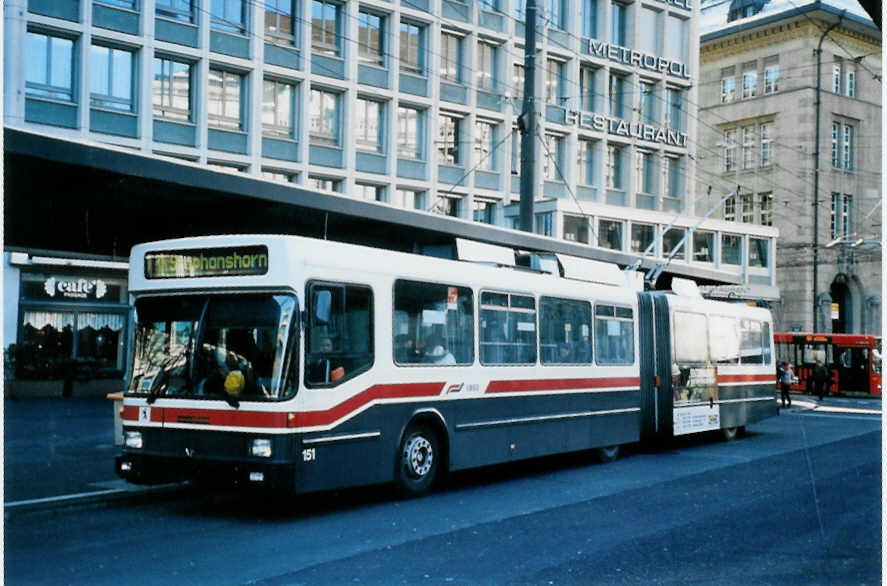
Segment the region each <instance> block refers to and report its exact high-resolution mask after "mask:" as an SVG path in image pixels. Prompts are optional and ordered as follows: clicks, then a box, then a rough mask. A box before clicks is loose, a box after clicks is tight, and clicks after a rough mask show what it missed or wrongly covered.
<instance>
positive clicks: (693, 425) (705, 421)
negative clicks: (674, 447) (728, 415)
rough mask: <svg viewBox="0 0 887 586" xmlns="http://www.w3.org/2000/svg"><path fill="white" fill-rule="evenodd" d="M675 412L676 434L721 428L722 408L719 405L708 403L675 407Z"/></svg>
mask: <svg viewBox="0 0 887 586" xmlns="http://www.w3.org/2000/svg"><path fill="white" fill-rule="evenodd" d="M673 413H674V434H675V435H684V434H687V433H695V432H697V431H711V430H714V429H720V428H721V414H720V408H719V407H718V406H717V405H715V406H713V407H710V406H708V405H699V406H695V407H675V409H674V410H673Z"/></svg>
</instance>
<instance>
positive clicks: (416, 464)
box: [397, 425, 441, 496]
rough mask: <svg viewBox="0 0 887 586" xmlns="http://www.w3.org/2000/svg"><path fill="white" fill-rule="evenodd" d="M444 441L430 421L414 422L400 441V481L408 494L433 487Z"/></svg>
mask: <svg viewBox="0 0 887 586" xmlns="http://www.w3.org/2000/svg"><path fill="white" fill-rule="evenodd" d="M440 457H441V451H440V441H439V440H438V438H437V433H435V431H434V430H433V429H431V428H430V427H429V426H427V425H411V426H410V427H409V428H407V431H406V433H404V436H403V441H402V442H401V444H400V451H399V452H398V456H397V459H398V464H397V483H398V485H399V486H400V489H401V491H402V492H403V493H404V494H406V495H408V496H416V495H420V494H424V493H426V492H428V491H429V490H431V487H432V486H433V485H434V480H435V478H436V477H437V469H438V466H439V465H440Z"/></svg>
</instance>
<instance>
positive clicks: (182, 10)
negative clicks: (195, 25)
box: [155, 0, 194, 22]
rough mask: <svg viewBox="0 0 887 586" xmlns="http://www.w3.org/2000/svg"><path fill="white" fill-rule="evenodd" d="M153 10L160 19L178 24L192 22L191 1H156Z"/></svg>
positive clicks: (192, 3) (192, 7) (192, 5)
mask: <svg viewBox="0 0 887 586" xmlns="http://www.w3.org/2000/svg"><path fill="white" fill-rule="evenodd" d="M155 9H156V11H157V16H160V17H162V18H169V19H171V20H178V21H180V22H194V2H193V0H157V2H156V3H155Z"/></svg>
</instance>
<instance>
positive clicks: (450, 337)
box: [393, 280, 474, 365]
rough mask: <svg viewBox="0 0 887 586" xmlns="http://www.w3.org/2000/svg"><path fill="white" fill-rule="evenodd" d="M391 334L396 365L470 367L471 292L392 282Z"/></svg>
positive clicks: (472, 337)
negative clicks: (467, 365) (461, 365)
mask: <svg viewBox="0 0 887 586" xmlns="http://www.w3.org/2000/svg"><path fill="white" fill-rule="evenodd" d="M393 333H394V362H395V364H398V365H407V364H417V363H421V364H437V365H453V364H472V363H473V362H474V296H473V293H472V291H471V289H470V288H468V287H457V286H454V285H440V284H436V283H418V282H413V281H401V280H399V281H397V282H395V284H394V330H393Z"/></svg>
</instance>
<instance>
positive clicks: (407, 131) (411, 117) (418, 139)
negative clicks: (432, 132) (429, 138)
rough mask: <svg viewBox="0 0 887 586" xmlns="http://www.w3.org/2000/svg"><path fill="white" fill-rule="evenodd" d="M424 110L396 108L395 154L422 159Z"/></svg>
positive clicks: (406, 157) (405, 157)
mask: <svg viewBox="0 0 887 586" xmlns="http://www.w3.org/2000/svg"><path fill="white" fill-rule="evenodd" d="M424 125H425V116H424V112H423V111H421V110H419V109H418V108H410V107H405V106H400V107H398V108H397V156H399V157H401V158H404V159H413V160H422V159H423V158H424V154H423V151H422V142H423V132H422V131H423V129H424Z"/></svg>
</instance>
